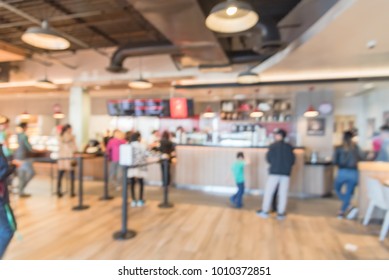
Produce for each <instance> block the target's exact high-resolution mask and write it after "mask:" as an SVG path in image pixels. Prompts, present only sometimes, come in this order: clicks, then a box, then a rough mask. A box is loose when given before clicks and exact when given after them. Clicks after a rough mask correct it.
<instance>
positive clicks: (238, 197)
mask: <svg viewBox="0 0 389 280" xmlns="http://www.w3.org/2000/svg"><path fill="white" fill-rule="evenodd" d="M247 164H248V162H247V161H245V159H244V154H243V152H238V153H237V154H236V161H235V162H234V163H233V165H232V173H233V175H234V179H235V183H236V185H237V187H238V190H237V192H236V193H235V194H234V195H233V196H231V197H230V202H231V204H232V206H233V207H235V208H242V207H243V195H244V190H245V183H244V182H245V176H244V170H245V166H246V165H247Z"/></svg>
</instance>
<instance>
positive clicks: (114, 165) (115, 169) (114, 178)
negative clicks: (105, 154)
mask: <svg viewBox="0 0 389 280" xmlns="http://www.w3.org/2000/svg"><path fill="white" fill-rule="evenodd" d="M109 183H110V184H112V185H114V186H121V184H122V169H121V167H120V165H119V162H114V161H111V162H110V163H109Z"/></svg>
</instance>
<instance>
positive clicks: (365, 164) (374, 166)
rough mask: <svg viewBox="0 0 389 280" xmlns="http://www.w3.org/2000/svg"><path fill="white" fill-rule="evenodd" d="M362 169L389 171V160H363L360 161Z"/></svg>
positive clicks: (359, 165) (359, 167) (359, 166)
mask: <svg viewBox="0 0 389 280" xmlns="http://www.w3.org/2000/svg"><path fill="white" fill-rule="evenodd" d="M358 169H359V170H361V171H376V172H389V162H383V161H361V162H359V163H358Z"/></svg>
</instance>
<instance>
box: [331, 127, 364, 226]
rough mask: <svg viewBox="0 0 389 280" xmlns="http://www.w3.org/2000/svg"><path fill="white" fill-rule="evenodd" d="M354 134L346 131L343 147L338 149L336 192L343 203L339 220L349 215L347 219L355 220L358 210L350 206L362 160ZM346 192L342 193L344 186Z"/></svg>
mask: <svg viewBox="0 0 389 280" xmlns="http://www.w3.org/2000/svg"><path fill="white" fill-rule="evenodd" d="M352 138H353V133H352V132H351V131H346V132H345V133H344V134H343V143H342V145H340V146H338V147H336V149H335V154H334V164H335V165H336V166H337V167H338V174H337V176H336V179H335V192H336V194H337V196H338V197H339V199H340V200H341V201H342V206H341V208H340V211H339V213H338V218H339V219H343V218H344V216H345V215H346V213H347V219H354V218H355V217H356V215H357V214H358V209H357V208H355V207H352V206H351V205H350V202H351V199H352V196H353V194H354V190H355V187H356V186H357V184H358V177H359V174H358V162H359V161H360V160H362V156H361V152H360V149H359V147H358V145H357V144H356V143H354V142H353V141H352ZM344 185H345V186H346V192H345V193H344V192H342V189H343V186H344Z"/></svg>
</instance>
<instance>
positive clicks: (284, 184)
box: [257, 129, 295, 220]
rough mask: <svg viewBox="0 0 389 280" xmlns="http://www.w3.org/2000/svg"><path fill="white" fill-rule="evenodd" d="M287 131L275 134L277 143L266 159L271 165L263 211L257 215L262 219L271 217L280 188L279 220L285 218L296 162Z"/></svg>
mask: <svg viewBox="0 0 389 280" xmlns="http://www.w3.org/2000/svg"><path fill="white" fill-rule="evenodd" d="M285 137H286V131H285V130H283V129H279V130H277V131H276V132H275V139H276V141H275V142H274V143H273V144H272V145H271V146H270V147H269V151H268V152H267V155H266V159H267V162H268V163H269V164H270V168H269V177H268V180H267V183H266V187H265V195H264V198H263V203H262V211H258V212H257V214H258V215H259V216H261V217H262V218H268V217H269V210H270V206H271V203H272V198H273V195H274V192H275V191H276V189H277V186H278V207H277V212H278V213H277V219H279V220H283V219H284V218H285V210H286V204H287V200H288V189H289V180H290V173H291V171H292V166H293V164H294V162H295V156H294V153H293V147H292V146H291V145H290V144H288V143H286V142H285Z"/></svg>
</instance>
